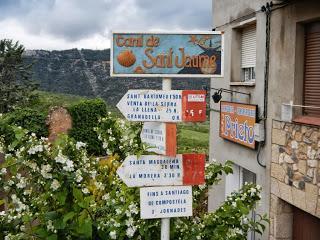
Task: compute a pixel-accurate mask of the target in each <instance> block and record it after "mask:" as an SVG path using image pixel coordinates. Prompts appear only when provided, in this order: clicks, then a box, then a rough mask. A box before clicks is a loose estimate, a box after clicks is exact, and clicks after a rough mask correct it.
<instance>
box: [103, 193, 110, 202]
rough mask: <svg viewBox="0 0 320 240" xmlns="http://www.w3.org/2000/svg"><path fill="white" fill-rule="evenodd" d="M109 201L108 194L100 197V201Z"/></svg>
mask: <svg viewBox="0 0 320 240" xmlns="http://www.w3.org/2000/svg"><path fill="white" fill-rule="evenodd" d="M109 199H110V194H109V193H106V194H105V195H103V196H102V200H105V201H108V200H109Z"/></svg>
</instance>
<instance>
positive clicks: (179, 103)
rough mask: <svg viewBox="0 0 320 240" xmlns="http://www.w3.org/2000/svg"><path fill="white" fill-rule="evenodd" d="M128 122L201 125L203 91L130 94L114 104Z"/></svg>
mask: <svg viewBox="0 0 320 240" xmlns="http://www.w3.org/2000/svg"><path fill="white" fill-rule="evenodd" d="M117 107H118V109H119V110H120V111H121V113H122V114H123V115H124V116H125V117H126V119H127V120H129V121H138V122H204V121H206V91H204V90H169V91H164V90H129V91H128V92H127V93H126V94H125V95H124V96H123V97H122V99H121V100H120V102H119V103H118V104H117Z"/></svg>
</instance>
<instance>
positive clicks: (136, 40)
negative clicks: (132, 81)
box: [111, 32, 223, 77]
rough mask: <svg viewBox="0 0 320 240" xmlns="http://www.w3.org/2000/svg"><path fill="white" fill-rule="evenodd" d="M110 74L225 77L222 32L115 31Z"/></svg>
mask: <svg viewBox="0 0 320 240" xmlns="http://www.w3.org/2000/svg"><path fill="white" fill-rule="evenodd" d="M112 37H113V38H112V47H111V61H112V64H111V76H132V77H136V76H143V77H165V76H167V77H187V76H188V77H190V76H191V77H213V76H222V73H223V64H222V63H223V61H222V58H223V48H222V42H223V41H222V34H221V32H201V33H137V32H136V33H132V32H130V33H129V32H127V33H124V32H113V34H112Z"/></svg>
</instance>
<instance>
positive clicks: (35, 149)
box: [28, 145, 43, 155]
mask: <svg viewBox="0 0 320 240" xmlns="http://www.w3.org/2000/svg"><path fill="white" fill-rule="evenodd" d="M37 152H43V146H42V145H36V146H34V147H31V148H30V149H29V150H28V154H29V155H32V154H36V153H37Z"/></svg>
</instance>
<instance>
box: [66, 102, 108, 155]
mask: <svg viewBox="0 0 320 240" xmlns="http://www.w3.org/2000/svg"><path fill="white" fill-rule="evenodd" d="M68 111H69V113H70V115H71V118H72V129H71V130H70V131H69V136H71V137H72V138H74V139H75V140H76V141H81V142H85V143H86V144H87V150H88V153H90V154H93V155H96V156H98V155H102V154H103V153H104V151H103V148H102V142H101V141H100V140H98V138H97V133H96V132H95V131H94V130H93V129H94V127H96V126H97V124H98V119H99V118H100V117H103V116H106V114H107V106H106V104H105V102H104V101H103V100H102V99H90V100H83V101H81V102H80V103H77V104H74V105H71V106H70V107H68Z"/></svg>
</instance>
